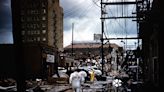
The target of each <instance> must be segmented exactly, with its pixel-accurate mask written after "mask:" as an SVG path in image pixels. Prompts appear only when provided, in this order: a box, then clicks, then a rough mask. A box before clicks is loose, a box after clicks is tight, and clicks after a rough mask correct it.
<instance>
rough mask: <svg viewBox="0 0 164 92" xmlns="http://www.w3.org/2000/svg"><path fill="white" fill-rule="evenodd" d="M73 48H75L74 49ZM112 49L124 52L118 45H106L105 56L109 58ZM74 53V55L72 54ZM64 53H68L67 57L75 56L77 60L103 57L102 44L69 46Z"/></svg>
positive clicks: (91, 43)
mask: <svg viewBox="0 0 164 92" xmlns="http://www.w3.org/2000/svg"><path fill="white" fill-rule="evenodd" d="M72 47H73V48H72ZM112 49H115V50H119V52H120V53H121V51H122V50H123V48H122V47H120V46H118V45H117V44H114V43H110V44H105V45H104V56H107V55H108V54H109V53H111V51H112ZM72 51H73V53H72ZM64 52H65V53H67V56H71V55H72V54H73V55H74V57H75V59H78V58H92V57H96V56H99V57H100V56H101V42H76V43H73V46H72V44H71V45H68V46H66V47H65V48H64Z"/></svg>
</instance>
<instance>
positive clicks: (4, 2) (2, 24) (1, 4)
mask: <svg viewBox="0 0 164 92" xmlns="http://www.w3.org/2000/svg"><path fill="white" fill-rule="evenodd" d="M11 27H12V24H11V8H10V0H0V44H7V43H12V42H13V38H12V29H11Z"/></svg>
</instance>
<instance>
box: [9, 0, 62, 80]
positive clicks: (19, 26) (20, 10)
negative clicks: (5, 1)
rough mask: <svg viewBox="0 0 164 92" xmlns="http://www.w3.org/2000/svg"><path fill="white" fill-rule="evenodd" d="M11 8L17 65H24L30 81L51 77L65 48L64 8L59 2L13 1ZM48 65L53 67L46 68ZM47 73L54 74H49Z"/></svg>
mask: <svg viewBox="0 0 164 92" xmlns="http://www.w3.org/2000/svg"><path fill="white" fill-rule="evenodd" d="M11 8H12V23H13V39H14V49H15V51H16V52H15V53H16V60H15V62H16V64H20V63H21V64H20V66H22V67H21V68H25V69H24V70H23V69H22V71H24V73H25V74H24V75H28V76H27V77H28V78H35V77H38V76H40V75H41V77H43V76H42V75H50V76H51V75H52V74H53V73H54V72H55V70H56V69H55V68H54V67H53V65H54V64H55V63H56V62H57V60H56V58H54V57H57V56H58V54H57V51H58V50H59V49H61V48H63V9H62V7H60V5H59V0H11ZM49 56H51V57H53V58H50V59H51V60H50V59H49ZM49 61H51V62H49ZM46 64H47V65H49V67H51V66H52V67H51V68H50V69H46V67H45V66H46ZM21 68H20V69H21ZM46 70H47V72H49V71H50V72H49V73H51V74H45V73H46ZM20 75H23V74H20ZM44 77H46V76H44Z"/></svg>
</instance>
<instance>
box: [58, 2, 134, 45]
mask: <svg viewBox="0 0 164 92" xmlns="http://www.w3.org/2000/svg"><path fill="white" fill-rule="evenodd" d="M107 1H109V0H107ZM113 1H114V0H113ZM117 1H118V0H117ZM131 1H132V0H131ZM60 3H61V6H62V7H63V9H64V46H67V45H69V44H70V43H71V42H72V30H73V40H74V41H93V39H94V36H93V35H94V34H101V20H100V17H101V10H100V9H101V8H100V0H60ZM122 10H124V12H122ZM134 11H135V6H134V5H129V6H110V7H109V6H106V12H107V14H106V17H110V16H121V15H122V14H123V15H128V16H132V12H134ZM72 24H74V27H72ZM126 36H127V37H136V36H137V31H136V23H135V22H134V21H132V19H126V20H125V19H120V20H119V19H110V20H109V19H107V20H105V24H104V37H111V38H117V37H126ZM110 42H111V43H117V44H119V45H123V43H121V42H120V40H119V41H118V40H111V41H110ZM125 42H126V41H125ZM127 42H128V44H134V41H132V40H131V41H127Z"/></svg>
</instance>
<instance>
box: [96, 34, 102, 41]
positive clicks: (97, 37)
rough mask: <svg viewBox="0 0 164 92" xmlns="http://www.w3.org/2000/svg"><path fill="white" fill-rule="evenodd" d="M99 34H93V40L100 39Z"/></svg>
mask: <svg viewBox="0 0 164 92" xmlns="http://www.w3.org/2000/svg"><path fill="white" fill-rule="evenodd" d="M101 36H102V35H101V34H94V40H100V39H101Z"/></svg>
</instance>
